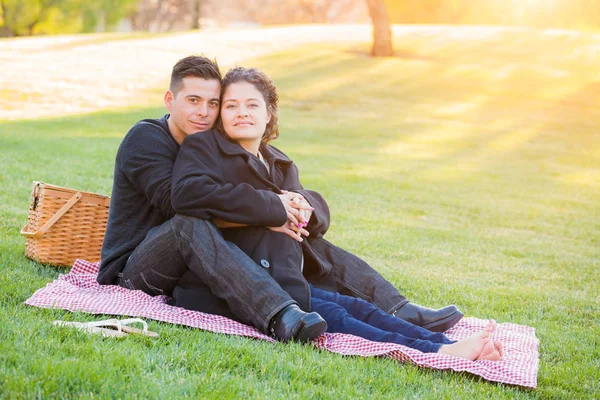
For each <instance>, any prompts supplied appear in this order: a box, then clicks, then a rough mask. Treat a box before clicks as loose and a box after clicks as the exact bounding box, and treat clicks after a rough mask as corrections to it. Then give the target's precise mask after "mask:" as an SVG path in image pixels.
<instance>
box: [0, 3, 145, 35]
mask: <svg viewBox="0 0 600 400" xmlns="http://www.w3.org/2000/svg"><path fill="white" fill-rule="evenodd" d="M135 4H136V0H98V1H86V0H0V36H25V35H38V34H56V33H73V32H91V31H94V30H95V29H96V28H97V26H98V25H99V23H100V22H101V21H102V24H103V27H105V28H110V27H112V26H114V25H115V24H116V23H117V22H118V21H119V20H120V19H121V18H122V17H123V16H124V15H126V14H127V13H130V12H131V11H132V9H133V7H134V6H135Z"/></svg>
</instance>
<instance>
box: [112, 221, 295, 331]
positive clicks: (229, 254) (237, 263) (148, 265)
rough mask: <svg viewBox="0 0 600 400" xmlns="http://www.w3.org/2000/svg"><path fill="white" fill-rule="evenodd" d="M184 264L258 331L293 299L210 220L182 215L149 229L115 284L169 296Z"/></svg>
mask: <svg viewBox="0 0 600 400" xmlns="http://www.w3.org/2000/svg"><path fill="white" fill-rule="evenodd" d="M188 269H189V270H190V271H191V272H193V273H194V274H195V275H196V276H197V277H198V278H199V279H200V280H201V281H202V282H203V283H204V284H205V285H206V287H208V288H210V291H211V292H212V294H214V295H215V296H216V297H218V298H220V299H222V300H224V301H225V302H226V303H227V305H228V306H229V308H230V309H231V311H232V313H233V314H235V315H236V316H237V317H238V320H239V321H241V322H244V323H246V324H251V325H254V326H255V327H257V328H258V329H261V330H262V331H263V332H267V330H268V326H269V322H270V321H271V319H272V318H273V317H274V316H275V314H277V313H278V312H279V311H281V310H282V309H283V308H284V307H286V306H287V305H289V304H295V303H296V302H295V301H294V300H292V298H291V297H290V296H289V295H288V294H287V293H286V292H285V291H284V290H283V289H282V288H281V287H280V286H279V285H278V284H277V283H276V282H275V281H274V280H273V279H272V278H271V276H270V275H269V274H268V273H267V271H265V270H264V268H262V267H260V266H258V265H256V263H254V262H253V261H252V260H251V259H250V258H249V257H248V256H247V255H246V254H244V253H243V252H242V251H241V250H240V249H238V248H237V246H235V245H234V244H232V243H229V242H227V241H225V240H224V239H223V236H222V235H221V232H220V231H219V230H218V229H217V227H215V226H214V225H213V224H212V222H210V221H205V220H201V219H197V218H193V217H187V216H183V215H176V216H175V217H173V218H171V219H170V220H168V221H166V222H165V223H163V224H162V225H159V226H156V227H154V228H153V229H151V230H150V231H149V232H148V234H147V235H146V238H145V239H144V240H143V241H142V243H140V245H139V246H138V247H136V249H135V251H134V252H133V253H132V254H131V256H130V257H129V259H128V261H127V263H126V265H125V268H124V269H123V271H122V272H121V273H120V274H119V285H120V286H123V287H126V288H129V289H139V290H142V291H144V292H146V293H148V294H150V295H161V294H165V295H169V296H170V295H171V294H172V292H173V289H174V288H175V286H176V285H177V283H178V282H179V280H180V279H181V278H182V277H183V276H184V275H185V273H186V271H188Z"/></svg>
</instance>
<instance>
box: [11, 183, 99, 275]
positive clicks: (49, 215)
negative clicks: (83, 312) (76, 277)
mask: <svg viewBox="0 0 600 400" xmlns="http://www.w3.org/2000/svg"><path fill="white" fill-rule="evenodd" d="M109 206H110V198H109V197H107V196H103V195H99V194H95V193H88V192H83V191H77V190H72V189H67V188H63V187H59V186H54V185H49V184H47V183H42V182H34V184H33V192H32V194H31V202H30V206H29V218H28V223H27V226H26V227H25V228H24V229H23V231H22V232H21V233H22V234H23V236H25V237H26V238H27V243H26V247H25V254H26V255H27V257H29V258H31V259H33V260H35V261H38V262H41V263H46V264H52V265H56V266H65V267H69V266H71V265H73V262H74V261H75V260H76V259H78V258H84V259H88V260H93V261H99V260H100V250H101V248H102V241H103V240H104V234H105V232H106V223H107V221H108V209H109Z"/></svg>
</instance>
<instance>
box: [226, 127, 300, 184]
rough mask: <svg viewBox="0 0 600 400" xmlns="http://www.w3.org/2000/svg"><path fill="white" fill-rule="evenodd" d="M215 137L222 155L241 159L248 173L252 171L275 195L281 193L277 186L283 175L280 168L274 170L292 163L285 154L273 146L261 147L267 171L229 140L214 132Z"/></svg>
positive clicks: (280, 182)
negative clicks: (248, 170) (246, 166)
mask: <svg viewBox="0 0 600 400" xmlns="http://www.w3.org/2000/svg"><path fill="white" fill-rule="evenodd" d="M215 137H216V141H217V144H218V146H219V149H220V151H221V152H222V153H223V154H225V155H228V156H234V157H235V156H237V157H241V158H242V159H243V160H244V161H245V162H246V164H247V165H248V168H249V169H250V171H252V173H254V175H256V177H257V178H259V179H260V180H261V181H262V182H263V183H264V184H265V185H266V186H267V187H269V188H271V189H272V190H274V191H275V192H276V193H280V192H281V189H280V188H279V186H278V185H281V184H282V182H283V173H282V172H281V168H276V167H275V165H276V164H279V165H282V164H288V165H289V164H291V163H292V160H290V159H289V158H288V157H287V156H286V155H285V154H283V153H282V152H281V151H279V150H278V149H276V148H275V147H273V146H269V145H263V146H261V147H260V152H261V153H262V155H263V157H264V158H265V161H266V162H267V164H268V165H269V170H268V171H267V168H266V167H265V165H264V164H263V163H262V161H260V160H259V159H258V157H256V156H254V155H252V154H250V153H249V152H247V151H246V150H245V149H244V148H243V147H242V146H240V145H239V144H237V143H235V142H232V141H231V140H229V138H227V137H226V136H224V135H222V134H220V133H219V132H215ZM269 171H270V173H269Z"/></svg>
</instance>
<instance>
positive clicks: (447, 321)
mask: <svg viewBox="0 0 600 400" xmlns="http://www.w3.org/2000/svg"><path fill="white" fill-rule="evenodd" d="M462 317H464V314H463V313H461V312H460V311H458V310H456V311H455V312H454V313H452V314H450V315H448V316H447V317H445V318H442V319H440V320H437V321H435V322H432V323H430V324H427V325H423V328H425V329H427V330H428V331H431V332H446V331H447V330H448V329H450V328H452V327H453V326H454V325H456V324H457V323H458V321H460V320H461V319H462Z"/></svg>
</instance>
